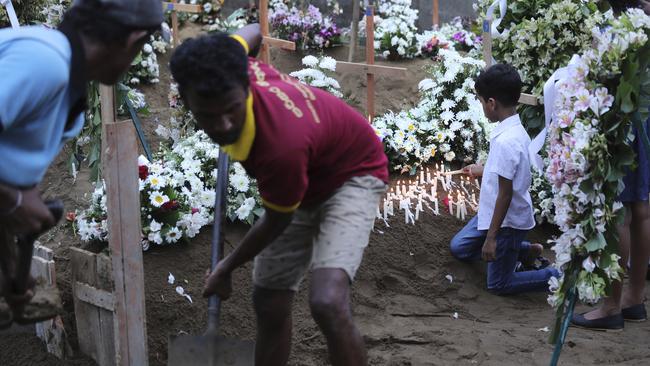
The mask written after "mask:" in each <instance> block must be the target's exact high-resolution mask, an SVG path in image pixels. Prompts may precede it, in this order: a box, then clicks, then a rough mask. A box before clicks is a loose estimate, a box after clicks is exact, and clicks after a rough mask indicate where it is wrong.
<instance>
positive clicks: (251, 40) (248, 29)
mask: <svg viewBox="0 0 650 366" xmlns="http://www.w3.org/2000/svg"><path fill="white" fill-rule="evenodd" d="M235 34H236V35H238V36H240V37H242V38H243V39H244V40H245V41H246V43H248V48H249V50H250V52H248V56H251V57H257V54H258V53H259V52H260V48H261V47H262V31H261V29H260V25H259V24H249V25H247V26H245V27H243V28H240V29H238V30H237V31H236V32H235Z"/></svg>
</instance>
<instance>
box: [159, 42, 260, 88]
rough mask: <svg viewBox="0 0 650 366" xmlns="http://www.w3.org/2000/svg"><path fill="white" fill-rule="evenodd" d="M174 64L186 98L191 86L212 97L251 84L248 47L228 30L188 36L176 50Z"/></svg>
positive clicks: (172, 62) (175, 74) (174, 72)
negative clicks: (243, 45) (195, 36)
mask: <svg viewBox="0 0 650 366" xmlns="http://www.w3.org/2000/svg"><path fill="white" fill-rule="evenodd" d="M170 66H171V71H172V75H173V76H174V80H176V82H177V83H178V91H179V93H180V94H181V97H182V98H185V93H186V92H187V90H188V89H190V88H191V89H192V90H193V91H194V92H195V93H197V94H199V95H200V96H204V97H212V96H221V95H223V94H224V93H227V92H229V91H230V90H232V89H235V88H238V87H240V88H243V89H244V90H247V89H248V86H249V79H248V56H247V55H246V51H245V50H244V48H243V47H242V45H241V44H240V43H239V42H238V41H237V40H235V39H233V38H232V37H230V36H228V34H226V33H213V34H209V35H205V36H201V37H198V38H192V39H188V40H186V41H185V42H183V44H181V45H180V47H178V49H176V52H174V55H173V56H172V59H171V62H170Z"/></svg>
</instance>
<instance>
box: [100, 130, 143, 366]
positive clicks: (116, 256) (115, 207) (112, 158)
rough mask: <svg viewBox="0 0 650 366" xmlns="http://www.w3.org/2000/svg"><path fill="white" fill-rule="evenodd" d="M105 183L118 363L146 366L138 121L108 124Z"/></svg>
mask: <svg viewBox="0 0 650 366" xmlns="http://www.w3.org/2000/svg"><path fill="white" fill-rule="evenodd" d="M105 127H106V143H107V146H108V148H107V149H106V155H105V157H106V161H105V169H104V172H105V180H106V187H107V207H108V230H109V232H110V233H111V235H110V236H109V247H110V250H111V260H112V266H113V279H114V281H115V282H114V283H115V292H114V296H115V318H116V323H115V346H116V349H117V357H116V364H117V365H124V366H126V365H139V366H140V365H141V366H147V365H148V363H149V360H148V358H147V334H146V333H147V332H146V327H145V321H146V317H145V302H144V296H143V294H144V271H143V268H142V246H141V244H140V240H141V235H142V231H141V228H140V192H139V190H138V174H137V172H138V164H137V157H138V144H137V139H136V135H135V129H134V127H133V122H131V121H124V122H117V123H109V124H106V126H105Z"/></svg>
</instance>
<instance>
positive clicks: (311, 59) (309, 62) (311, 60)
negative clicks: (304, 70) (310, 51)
mask: <svg viewBox="0 0 650 366" xmlns="http://www.w3.org/2000/svg"><path fill="white" fill-rule="evenodd" d="M302 64H303V65H305V66H307V67H316V65H318V58H316V57H315V56H312V55H308V56H305V57H303V59H302Z"/></svg>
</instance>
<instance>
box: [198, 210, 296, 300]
mask: <svg viewBox="0 0 650 366" xmlns="http://www.w3.org/2000/svg"><path fill="white" fill-rule="evenodd" d="M292 218H293V213H281V212H277V211H273V210H271V209H268V208H267V209H266V212H265V213H264V215H263V216H262V217H261V218H260V219H259V220H258V221H257V222H256V223H255V225H253V227H252V228H251V229H250V230H249V231H248V233H246V236H244V239H242V241H241V243H239V245H238V246H237V248H235V250H233V251H232V253H230V254H229V255H228V256H227V257H226V258H224V259H223V260H222V261H220V262H219V264H217V268H215V270H214V271H213V272H212V273H211V274H209V275H207V276H206V279H205V287H204V288H203V296H204V297H209V296H210V295H214V294H217V295H219V297H220V298H221V299H223V300H225V299H227V298H229V297H230V294H231V292H232V283H231V273H232V271H234V270H235V269H237V268H238V267H240V266H242V265H243V264H245V263H247V262H248V261H250V260H252V259H253V258H255V256H256V255H257V254H259V253H260V252H261V251H262V250H263V249H264V248H266V247H267V246H268V245H269V244H271V242H273V240H275V239H276V238H277V237H278V236H280V234H282V232H283V231H284V230H285V229H286V228H287V226H289V223H291V219H292Z"/></svg>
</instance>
